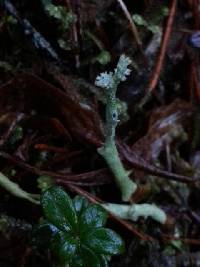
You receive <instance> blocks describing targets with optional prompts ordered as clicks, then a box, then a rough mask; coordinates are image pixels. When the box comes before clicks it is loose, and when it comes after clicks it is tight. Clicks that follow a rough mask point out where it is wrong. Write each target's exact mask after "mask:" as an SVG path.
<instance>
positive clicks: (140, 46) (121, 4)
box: [117, 0, 142, 52]
mask: <svg viewBox="0 0 200 267" xmlns="http://www.w3.org/2000/svg"><path fill="white" fill-rule="evenodd" d="M117 2H118V3H119V4H120V7H121V9H122V11H123V12H124V15H125V16H126V18H127V19H128V21H129V25H130V29H131V31H132V33H133V36H134V38H135V41H136V43H137V46H138V48H139V49H140V51H141V52H142V41H141V39H140V36H139V33H138V30H137V28H136V26H135V23H134V21H133V20H132V18H131V15H130V13H129V11H128V9H127V7H126V5H125V4H124V2H123V0H117Z"/></svg>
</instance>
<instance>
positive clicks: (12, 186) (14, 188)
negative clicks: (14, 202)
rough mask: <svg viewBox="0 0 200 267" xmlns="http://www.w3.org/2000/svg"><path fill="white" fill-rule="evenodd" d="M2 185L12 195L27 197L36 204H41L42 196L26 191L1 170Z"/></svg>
mask: <svg viewBox="0 0 200 267" xmlns="http://www.w3.org/2000/svg"><path fill="white" fill-rule="evenodd" d="M0 186H1V187H3V188H4V189H6V190H7V191H8V192H10V193H11V194H12V195H14V196H16V197H19V198H23V199H26V200H28V201H30V202H32V203H34V204H39V203H40V202H39V198H40V196H39V195H37V194H30V193H28V192H26V191H24V190H23V189H22V188H21V187H20V186H19V185H18V184H16V183H14V182H12V181H11V180H10V179H8V177H7V176H5V175H4V174H3V173H2V172H0Z"/></svg>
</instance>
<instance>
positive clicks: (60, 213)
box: [41, 187, 77, 231]
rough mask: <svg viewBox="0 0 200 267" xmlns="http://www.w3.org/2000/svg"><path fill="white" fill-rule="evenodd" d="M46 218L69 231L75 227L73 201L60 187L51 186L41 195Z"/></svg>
mask: <svg viewBox="0 0 200 267" xmlns="http://www.w3.org/2000/svg"><path fill="white" fill-rule="evenodd" d="M41 204H42V207H43V210H44V214H45V216H46V219H47V220H48V221H49V222H51V223H52V224H54V225H55V226H57V227H58V228H59V229H60V230H63V231H69V230H72V229H74V228H75V227H76V224H77V216H76V212H75V209H74V205H73V202H72V200H71V198H70V197H69V196H68V194H67V193H66V192H65V191H64V190H62V189H61V188H60V187H51V188H50V189H48V190H46V191H45V192H44V193H43V195H42V197H41Z"/></svg>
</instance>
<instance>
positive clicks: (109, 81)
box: [95, 72, 114, 89]
mask: <svg viewBox="0 0 200 267" xmlns="http://www.w3.org/2000/svg"><path fill="white" fill-rule="evenodd" d="M95 85H96V86H99V87H102V88H105V89H110V88H113V85H114V80H113V73H112V72H109V73H108V72H102V73H101V74H100V75H98V76H97V78H96V81H95Z"/></svg>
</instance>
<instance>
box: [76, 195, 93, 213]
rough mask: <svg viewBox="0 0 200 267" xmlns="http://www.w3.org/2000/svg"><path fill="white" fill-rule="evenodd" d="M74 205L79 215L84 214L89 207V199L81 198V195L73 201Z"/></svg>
mask: <svg viewBox="0 0 200 267" xmlns="http://www.w3.org/2000/svg"><path fill="white" fill-rule="evenodd" d="M73 203H74V208H75V210H76V212H77V213H81V212H83V210H85V209H86V208H87V207H88V205H89V203H88V201H87V199H85V198H84V197H81V196H79V195H77V196H76V197H75V198H74V199H73Z"/></svg>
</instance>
